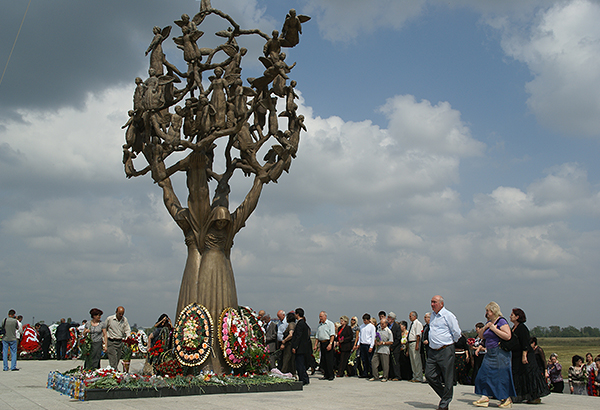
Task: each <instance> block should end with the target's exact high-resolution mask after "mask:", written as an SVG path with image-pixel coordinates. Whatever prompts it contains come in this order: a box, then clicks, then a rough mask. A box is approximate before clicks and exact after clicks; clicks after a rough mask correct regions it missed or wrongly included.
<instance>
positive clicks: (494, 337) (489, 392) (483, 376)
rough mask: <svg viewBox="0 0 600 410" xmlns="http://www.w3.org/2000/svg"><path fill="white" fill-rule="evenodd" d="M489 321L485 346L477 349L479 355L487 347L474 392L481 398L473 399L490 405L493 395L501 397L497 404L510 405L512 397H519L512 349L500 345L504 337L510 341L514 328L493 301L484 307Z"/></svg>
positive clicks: (507, 406)
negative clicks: (506, 349) (516, 389)
mask: <svg viewBox="0 0 600 410" xmlns="http://www.w3.org/2000/svg"><path fill="white" fill-rule="evenodd" d="M485 317H486V319H487V320H488V321H487V323H486V324H485V326H484V327H483V339H484V345H485V347H484V346H479V347H478V348H477V350H475V355H479V352H481V351H482V350H483V349H485V357H484V358H483V362H482V364H481V368H480V369H479V372H477V378H476V379H475V393H477V394H481V398H480V399H479V400H476V401H474V402H473V404H474V405H475V406H477V407H487V406H488V404H489V402H490V398H492V397H493V398H495V399H498V400H500V404H499V405H498V407H500V408H511V407H512V400H511V396H513V397H514V396H516V395H517V394H516V392H515V387H514V384H513V378H512V368H511V352H507V351H505V350H503V349H501V348H500V341H501V340H510V338H511V331H510V326H509V325H508V322H507V321H506V319H504V318H503V317H502V312H501V311H500V306H498V304H497V303H496V302H490V303H488V304H487V306H486V307H485Z"/></svg>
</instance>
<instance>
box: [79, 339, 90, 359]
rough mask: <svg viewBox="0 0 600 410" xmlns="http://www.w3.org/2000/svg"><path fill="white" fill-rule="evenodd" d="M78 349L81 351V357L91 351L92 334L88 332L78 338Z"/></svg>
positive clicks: (84, 356) (83, 357) (86, 355)
mask: <svg viewBox="0 0 600 410" xmlns="http://www.w3.org/2000/svg"><path fill="white" fill-rule="evenodd" d="M79 350H80V351H81V358H82V359H85V358H86V357H88V356H89V355H90V353H91V352H92V335H90V334H89V333H88V334H87V335H85V336H84V337H82V338H81V340H79Z"/></svg>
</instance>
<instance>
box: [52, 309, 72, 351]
mask: <svg viewBox="0 0 600 410" xmlns="http://www.w3.org/2000/svg"><path fill="white" fill-rule="evenodd" d="M70 328H71V325H70V324H69V323H67V321H66V320H65V318H62V319H60V324H59V325H58V327H57V328H56V333H55V334H54V336H55V337H56V360H67V344H68V342H69V338H70V337H71V334H70V331H69V329H70Z"/></svg>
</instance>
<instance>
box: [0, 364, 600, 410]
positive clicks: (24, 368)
mask: <svg viewBox="0 0 600 410" xmlns="http://www.w3.org/2000/svg"><path fill="white" fill-rule="evenodd" d="M77 364H81V362H80V361H60V362H59V361H56V360H49V361H21V362H19V363H18V367H19V368H20V371H18V372H11V371H8V372H0V410H9V409H18V410H29V409H53V410H54V409H56V410H59V409H111V410H120V409H123V410H125V409H127V410H131V409H140V410H142V409H143V410H153V409H160V410H164V409H169V408H187V409H196V408H210V409H223V410H239V409H261V410H262V409H277V410H286V409H310V410H314V409H381V408H386V409H398V408H400V409H430V410H435V409H436V408H437V403H438V398H437V396H436V395H435V393H433V391H432V390H431V388H430V387H429V386H428V385H427V384H416V383H410V382H406V381H402V382H392V381H390V382H386V383H382V382H369V381H366V380H364V379H358V378H356V377H344V378H341V379H336V380H334V381H327V380H319V377H318V376H317V375H318V373H317V374H315V375H314V376H312V377H311V383H310V384H309V385H308V386H305V388H304V390H303V391H296V392H278V393H246V394H215V395H204V396H186V397H164V398H147V399H124V400H101V401H88V402H80V401H76V400H72V399H70V398H68V397H67V396H63V395H61V394H60V393H58V392H56V391H54V390H50V389H47V388H46V381H47V378H48V373H49V372H50V371H52V370H59V371H66V370H69V369H71V368H73V367H75V366H76V365H77ZM102 364H103V365H104V364H105V361H103V362H102ZM142 364H143V362H142V360H134V361H133V362H132V369H133V370H135V369H139V368H141V367H142ZM476 398H477V396H476V395H475V394H474V393H473V386H462V385H459V386H457V387H456V388H455V389H454V400H453V401H452V403H451V405H450V408H451V409H452V410H460V409H469V410H473V409H475V408H476V407H474V406H473V405H472V404H471V402H472V401H473V400H475V399H476ZM496 403H497V402H496ZM596 405H600V398H598V397H584V396H572V395H568V394H552V395H550V396H548V397H545V398H544V399H543V403H542V404H540V405H527V404H515V405H514V406H513V408H515V409H519V408H520V409H534V408H535V409H539V410H551V409H573V410H575V409H581V408H595V406H596ZM494 407H496V405H495V404H492V405H490V408H494Z"/></svg>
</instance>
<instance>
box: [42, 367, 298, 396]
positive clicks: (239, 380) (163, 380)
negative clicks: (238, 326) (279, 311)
mask: <svg viewBox="0 0 600 410" xmlns="http://www.w3.org/2000/svg"><path fill="white" fill-rule="evenodd" d="M173 360H174V362H175V363H178V361H177V360H175V359H173ZM173 365H174V366H177V365H175V364H173ZM292 382H294V381H293V380H289V379H282V378H277V377H271V376H267V375H252V374H248V373H245V374H241V375H233V374H226V375H220V376H219V375H217V374H215V373H214V372H212V371H207V372H200V373H199V374H197V375H195V376H183V375H181V374H177V375H174V376H171V375H166V376H157V375H152V376H145V375H140V374H135V373H121V372H118V371H116V370H114V369H97V370H91V371H86V370H84V369H83V367H82V366H79V367H76V368H74V369H71V370H69V371H66V372H64V373H60V372H58V371H52V372H50V373H48V383H47V387H48V388H49V389H53V390H56V391H58V392H60V393H62V394H65V395H67V396H69V397H71V398H73V399H79V400H82V401H83V400H85V399H86V392H87V391H89V390H93V389H101V390H107V391H108V390H113V389H127V390H143V389H160V388H171V389H180V388H186V387H194V386H200V387H202V386H243V385H245V386H256V385H273V384H289V383H292Z"/></svg>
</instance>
